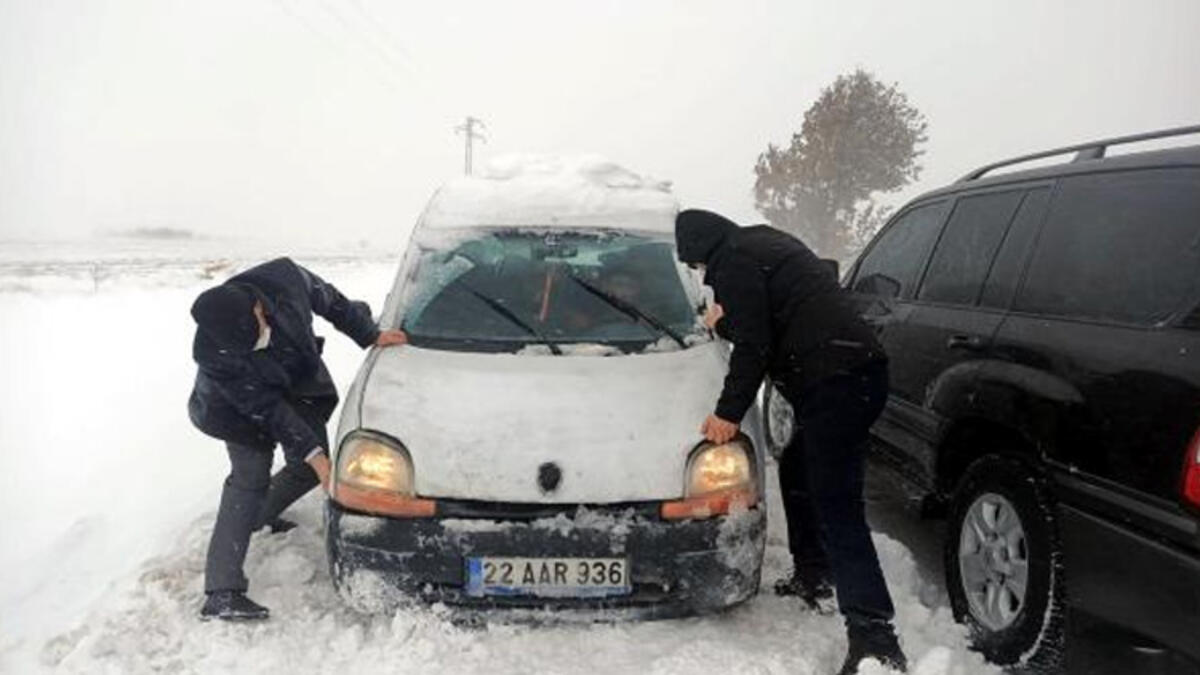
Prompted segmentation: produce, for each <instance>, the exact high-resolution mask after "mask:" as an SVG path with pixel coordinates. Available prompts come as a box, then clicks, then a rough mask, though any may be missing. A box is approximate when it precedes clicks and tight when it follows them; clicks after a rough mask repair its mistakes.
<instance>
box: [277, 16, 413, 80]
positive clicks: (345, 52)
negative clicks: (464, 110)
mask: <svg viewBox="0 0 1200 675" xmlns="http://www.w3.org/2000/svg"><path fill="white" fill-rule="evenodd" d="M274 4H275V5H276V6H277V7H279V10H280V11H282V12H283V13H284V14H286V15H287V16H288V18H290V19H292V20H293V21H295V22H296V23H299V24H300V25H301V26H303V28H304V29H305V30H306V31H307V32H308V33H310V34H312V35H314V36H316V38H317V39H318V41H320V42H322V43H324V45H325V47H326V48H327V49H331V50H333V51H336V52H339V53H340V54H341V55H342V57H343V58H346V59H347V60H355V55H354V54H353V53H352V52H353V50H352V49H351V48H350V47H349V46H348V45H347V44H346V42H345V40H344V39H342V40H339V39H337V37H336V34H329V33H326V32H325V31H323V30H320V29H318V28H317V27H316V25H315V24H314V23H313V22H312V21H311V20H309V18H308V17H306V16H304V15H303V14H301V13H300V12H297V11H294V7H293V6H292V5H294V4H295V3H289V2H288V0H274ZM366 72H368V73H369V74H370V77H371V78H372V79H373V80H375V81H376V82H377V83H379V84H380V85H382V86H383V87H385V88H387V89H390V90H392V91H394V92H397V93H404V87H403V86H401V84H400V82H398V81H397V80H395V79H393V77H394V76H395V75H396V74H397V73H396V72H395V71H394V70H392V69H388V72H387V73H386V75H385V73H384V72H381V71H380V70H379V69H377V68H375V67H368V68H366Z"/></svg>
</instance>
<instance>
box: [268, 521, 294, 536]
mask: <svg viewBox="0 0 1200 675" xmlns="http://www.w3.org/2000/svg"><path fill="white" fill-rule="evenodd" d="M263 527H266V528H267V530H268V531H270V533H271V534H283V533H284V532H288V531H290V530H293V529H295V528H296V523H294V522H292V521H290V520H288V519H286V518H276V519H274V520H272V521H271V522H269V523H267V524H266V525H264V526H263Z"/></svg>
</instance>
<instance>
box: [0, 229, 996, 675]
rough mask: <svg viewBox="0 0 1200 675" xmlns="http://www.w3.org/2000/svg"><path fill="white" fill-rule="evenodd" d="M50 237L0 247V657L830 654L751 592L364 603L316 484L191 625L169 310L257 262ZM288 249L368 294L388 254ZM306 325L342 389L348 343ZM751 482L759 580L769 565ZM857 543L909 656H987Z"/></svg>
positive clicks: (938, 670) (485, 658) (892, 553)
mask: <svg viewBox="0 0 1200 675" xmlns="http://www.w3.org/2000/svg"><path fill="white" fill-rule="evenodd" d="M4 248H5V245H4V244H0V249H4ZM151 248H153V247H151ZM59 253H60V251H59V250H58V249H53V250H47V251H42V252H40V253H38V255H32V254H30V253H29V251H28V250H25V251H18V250H17V249H15V248H13V247H8V248H7V249H5V250H3V251H0V316H2V317H3V323H2V324H0V420H2V421H0V462H2V464H0V513H2V514H4V519H3V525H0V578H3V579H4V583H3V585H2V586H0V672H4V673H9V672H11V673H36V672H69V673H151V672H167V673H176V672H195V673H225V672H230V673H234V672H236V673H277V672H293V673H307V672H337V673H347V672H356V673H373V672H397V673H407V672H413V673H431V672H446V673H470V672H487V673H489V674H499V673H528V672H543V673H592V672H606V673H638V674H639V675H645V674H647V673H687V674H688V675H695V674H699V673H799V674H805V673H827V672H831V671H833V670H836V668H837V666H838V665H840V659H841V657H842V655H843V652H844V648H845V645H844V637H843V635H842V629H841V626H840V621H839V619H837V618H836V617H822V616H816V615H813V614H810V613H806V612H802V611H800V610H799V608H798V606H797V604H796V602H795V601H789V600H785V599H779V598H775V597H773V596H772V595H771V594H770V593H769V592H767V593H763V594H762V595H760V596H759V597H758V598H756V599H754V600H752V601H751V602H749V603H748V604H746V605H745V606H743V607H740V608H738V609H736V610H734V611H730V612H728V613H725V614H722V615H719V616H714V617H705V618H696V619H685V620H678V621H663V622H647V623H615V624H586V625H578V624H561V625H549V626H546V625H543V626H526V625H507V624H504V623H503V622H500V621H493V622H492V623H490V624H489V625H488V626H486V627H484V628H478V627H476V628H464V627H458V626H456V625H455V624H454V623H453V622H451V621H449V620H448V619H447V617H446V616H445V614H444V613H443V612H440V611H438V609H437V608H433V609H413V610H405V611H401V612H399V613H397V614H395V615H394V616H375V617H366V616H361V615H358V614H355V613H354V612H353V611H351V610H349V609H348V608H346V607H344V606H343V604H342V602H341V601H340V600H339V599H338V597H337V596H336V595H335V593H334V592H333V589H332V587H331V585H330V582H329V578H328V573H327V570H326V565H325V558H324V550H323V548H322V537H321V517H320V496H319V495H317V494H313V495H310V496H309V497H307V498H305V499H304V500H303V501H302V502H300V503H299V504H298V505H297V506H296V507H295V508H294V513H293V515H294V517H295V518H296V519H297V520H298V521H299V523H300V527H299V528H297V529H296V530H294V531H292V532H290V533H288V534H286V535H277V536H266V535H256V538H255V539H254V541H253V543H252V546H251V551H250V557H249V561H248V565H247V568H248V574H249V577H250V579H251V595H252V597H254V598H256V599H258V600H259V601H261V602H263V603H265V604H266V605H268V606H270V607H271V609H272V611H273V618H272V620H271V621H270V622H268V623H265V624H262V625H251V626H247V625H226V624H220V623H213V624H202V623H200V622H198V621H197V620H196V611H197V609H198V605H199V602H200V600H201V587H202V568H203V555H204V547H205V545H206V543H207V539H208V534H209V531H210V529H211V527H212V520H213V516H214V510H215V506H216V503H217V496H218V492H219V489H220V484H221V481H222V479H223V478H224V475H225V473H226V471H227V461H226V459H225V455H224V452H223V451H222V448H221V446H220V444H219V443H218V442H216V441H213V440H211V439H207V438H205V437H204V436H202V435H201V434H199V433H198V432H196V431H194V430H193V429H192V427H191V425H190V423H189V422H188V420H187V415H186V400H187V395H188V392H189V390H190V386H191V379H192V376H193V372H194V371H193V366H192V363H191V360H190V347H191V336H192V322H191V318H190V317H189V315H188V311H187V310H188V307H189V306H190V303H191V300H192V298H193V297H194V296H195V294H196V293H197V292H198V291H199V290H200V289H202V288H204V287H205V286H207V285H209V284H211V283H213V282H214V281H213V280H219V279H221V278H223V276H224V275H226V274H228V273H229V272H230V271H232V270H234V269H236V268H237V267H238V266H239V265H242V264H245V262H244V261H245V260H247V259H249V258H252V257H254V256H219V257H222V258H225V259H227V260H229V261H230V262H229V263H228V264H227V265H224V266H221V267H218V268H216V269H209V265H210V264H212V263H214V262H215V261H216V260H217V259H218V256H214V255H210V254H207V253H203V252H199V253H197V252H194V251H193V253H192V254H187V253H186V252H184V253H178V254H176V253H174V252H173V253H171V254H166V253H163V252H162V251H158V252H155V251H153V250H150V251H141V252H139V253H138V255H137V256H132V257H131V256H124V257H120V256H118V257H116V258H112V257H110V258H107V259H106V262H104V263H103V264H99V265H95V266H92V265H90V263H88V260H90V258H88V256H87V255H86V254H85V252H80V253H78V254H76V255H67V254H62V255H59ZM256 255H260V254H257V253H256ZM298 258H299V259H300V260H301V262H305V263H307V264H309V265H310V266H311V267H312V268H313V269H314V270H315V271H317V272H318V273H319V274H321V275H322V276H324V277H325V278H327V279H328V280H330V281H332V282H333V283H335V284H336V285H337V286H339V287H340V288H341V289H342V290H343V291H345V292H346V293H347V294H348V295H351V296H353V297H358V298H362V299H366V300H368V301H369V302H370V303H371V305H372V307H373V308H375V309H377V310H378V308H379V307H380V306H381V304H382V301H383V297H384V294H385V293H386V289H387V287H388V285H389V283H390V280H391V276H392V274H393V272H394V267H395V264H396V263H395V261H394V260H388V259H381V257H375V256H371V257H369V258H368V257H363V258H354V257H350V256H309V257H305V256H303V255H300V256H298ZM131 261H132V262H131ZM65 263H72V264H71V265H65ZM55 270H58V271H55ZM63 270H66V271H65V272H64V271H63ZM83 270H87V271H86V272H84V271H83ZM323 332H324V333H325V334H326V335H328V336H330V338H331V339H330V341H329V344H328V347H327V350H326V356H327V359H328V361H329V364H330V369H331V371H332V372H333V374H334V376H335V378H336V379H337V380H338V382H339V384H340V385H341V386H343V387H344V386H345V385H346V384H348V383H349V381H350V380H351V379H352V377H353V374H354V371H355V369H356V368H357V366H358V362H359V359H360V358H361V352H359V351H358V350H357V348H356V347H354V345H353V344H352V343H350V342H349V340H345V339H338V338H337V337H336V336H335V335H333V332H334V331H333V330H332V328H329V329H327V330H325V331H323ZM768 482H769V483H770V485H769V487H770V495H769V496H770V500H771V501H770V507H771V513H770V517H771V520H770V529H769V539H768V547H767V560H766V571H765V574H764V581H763V584H764V588H769V586H770V585H771V584H772V583H773V582H774V580H775V579H777V578H779V577H780V576H781V575H782V574H784V572H785V570H786V565H787V555H786V546H785V539H784V537H785V535H784V528H783V518H782V513H781V510H780V507H779V503H778V497H777V495H776V494H775V493H774V487H775V486H774V477H773V476H771V477H770V478H769V481H768ZM876 544H877V545H878V547H879V549H880V553H881V556H882V558H883V561H884V566H885V573H886V574H887V577H888V581H889V583H890V585H891V588H892V591H893V594H894V596H895V599H896V604H897V607H898V613H899V614H898V625H899V630H900V633H901V638H902V640H903V642H904V646H905V649H906V651H907V652H908V653H909V655H910V657H911V659H912V661H913V668H912V672H914V673H917V674H918V675H958V674H966V673H972V674H973V673H993V672H998V671H995V670H994V669H993V668H991V667H990V666H987V665H985V664H984V663H983V662H982V660H981V659H980V657H979V656H978V655H977V654H974V653H972V652H969V651H967V650H966V648H965V634H964V631H963V629H962V628H961V627H959V626H957V625H956V624H955V623H954V622H953V620H952V619H951V617H950V612H949V610H948V608H946V607H945V606H937V605H935V606H926V605H925V604H923V603H922V601H921V599H922V598H930V597H935V596H936V595H937V594H936V593H930V592H929V589H928V588H927V587H925V586H924V582H923V581H922V579H921V576H920V575H919V574H918V571H917V568H916V565H915V563H914V561H913V558H912V555H911V554H910V552H909V551H908V550H907V549H905V548H904V547H903V546H902V545H901V544H899V543H898V542H896V541H894V540H891V539H889V538H887V537H885V536H883V535H877V536H876Z"/></svg>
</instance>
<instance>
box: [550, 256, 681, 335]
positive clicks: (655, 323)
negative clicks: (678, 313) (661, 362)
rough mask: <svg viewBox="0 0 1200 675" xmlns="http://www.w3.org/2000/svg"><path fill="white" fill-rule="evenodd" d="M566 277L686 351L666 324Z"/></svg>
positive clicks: (627, 303) (620, 300) (610, 294)
mask: <svg viewBox="0 0 1200 675" xmlns="http://www.w3.org/2000/svg"><path fill="white" fill-rule="evenodd" d="M567 276H568V277H570V278H571V280H572V281H574V282H575V283H577V284H579V285H580V286H582V287H583V290H585V291H587V292H588V293H591V294H592V295H594V296H596V297H597V298H600V299H601V300H603V301H604V302H606V303H608V304H609V306H611V307H613V308H614V309H616V310H617V311H619V312H621V313H622V314H624V315H626V316H628V317H630V318H632V319H633V320H634V321H640V322H642V323H647V324H650V326H652V327H653V328H655V329H656V330H658V332H659V333H661V334H663V335H666V336H667V337H669V338H671V339H672V340H674V341H675V342H678V343H679V347H680V349H687V343H686V342H684V340H683V336H681V335H680V334H679V333H678V332H676V331H675V330H674V329H673V328H671V327H670V326H668V325H667V324H665V323H663V322H662V320H661V319H658V318H656V317H655V316H654V315H652V314H648V313H647V312H645V311H644V310H642V309H639V308H638V307H637V305H634V304H633V303H631V302H629V301H627V300H624V299H622V298H619V297H617V296H615V295H613V294H612V293H609V292H608V291H606V290H604V289H602V288H597V287H596V286H593V285H592V284H590V283H588V282H586V281H584V280H583V279H580V278H579V277H577V276H575V275H574V274H570V273H568V274H567Z"/></svg>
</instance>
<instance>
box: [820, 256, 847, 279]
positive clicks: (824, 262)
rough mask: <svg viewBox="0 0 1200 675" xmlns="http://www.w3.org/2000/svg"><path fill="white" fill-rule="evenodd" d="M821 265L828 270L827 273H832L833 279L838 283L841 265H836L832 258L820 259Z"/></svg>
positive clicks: (840, 275)
mask: <svg viewBox="0 0 1200 675" xmlns="http://www.w3.org/2000/svg"><path fill="white" fill-rule="evenodd" d="M821 264H822V265H825V267H827V268H829V271H830V272H832V273H833V278H834V279H836V280H838V281H840V280H841V278H842V268H841V265H840V264H838V261H836V260H834V259H833V258H821Z"/></svg>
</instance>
